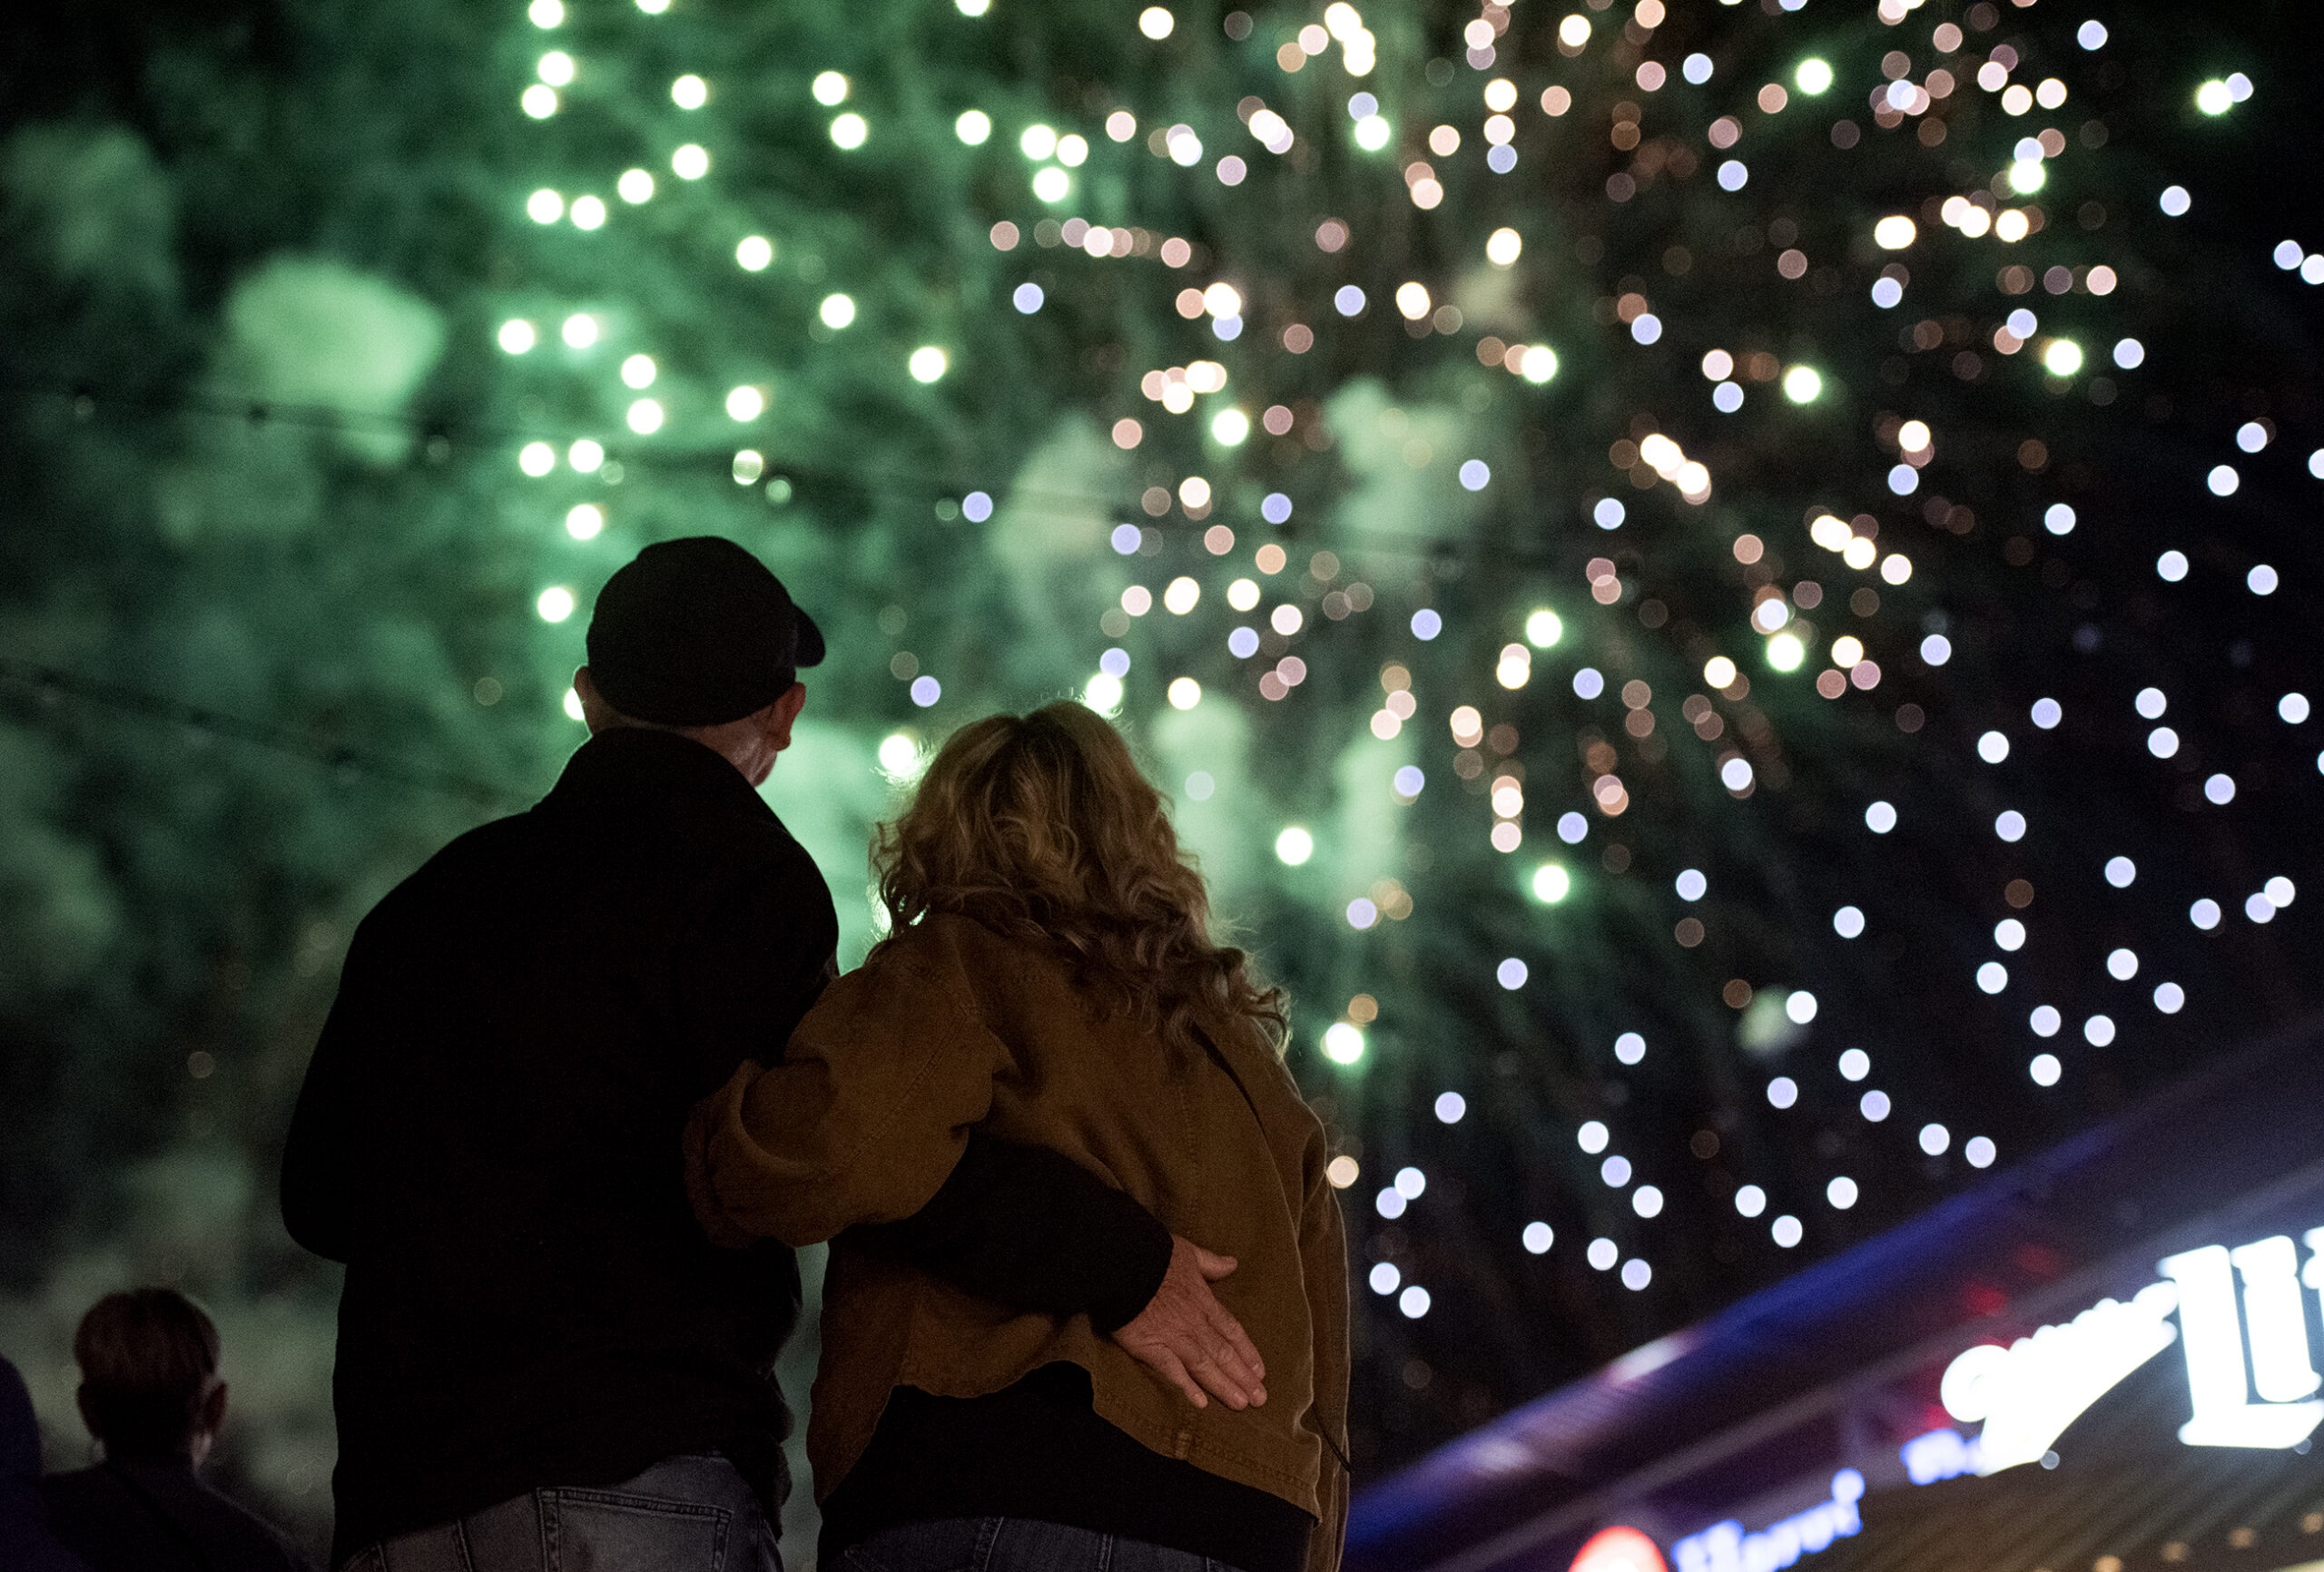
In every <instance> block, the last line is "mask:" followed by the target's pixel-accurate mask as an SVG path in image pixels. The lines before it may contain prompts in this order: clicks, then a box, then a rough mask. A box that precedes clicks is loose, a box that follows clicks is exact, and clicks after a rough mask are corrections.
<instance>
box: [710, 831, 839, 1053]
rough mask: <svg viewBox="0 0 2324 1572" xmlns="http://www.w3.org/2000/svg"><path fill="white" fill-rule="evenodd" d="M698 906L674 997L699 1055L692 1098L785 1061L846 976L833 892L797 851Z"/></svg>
mask: <svg viewBox="0 0 2324 1572" xmlns="http://www.w3.org/2000/svg"><path fill="white" fill-rule="evenodd" d="M694 906H695V909H694V915H693V918H692V920H690V921H689V922H688V923H687V924H686V927H685V929H684V933H683V935H682V936H681V938H680V940H679V943H678V945H677V954H678V957H679V962H678V977H677V987H676V990H675V991H676V998H675V1003H676V1006H677V1008H678V1010H679V1011H680V1013H681V1015H682V1017H683V1018H684V1025H685V1028H686V1038H687V1040H688V1041H689V1042H691V1043H692V1044H693V1045H694V1053H695V1056H696V1059H695V1062H694V1064H692V1065H691V1066H688V1071H689V1073H690V1074H691V1075H692V1076H694V1086H693V1088H692V1090H691V1092H690V1093H689V1094H688V1095H689V1096H690V1097H699V1096H701V1095H703V1094H704V1093H705V1092H707V1091H709V1090H710V1089H711V1088H712V1087H714V1086H718V1085H719V1084H720V1083H721V1082H723V1081H724V1080H725V1079H726V1078H727V1077H728V1076H732V1075H733V1074H734V1066H737V1065H739V1064H742V1063H743V1062H744V1061H745V1060H749V1059H758V1060H762V1061H764V1062H769V1063H772V1062H773V1060H775V1059H777V1058H780V1057H781V1056H782V1055H783V1041H784V1039H785V1038H787V1037H790V1036H791V1033H792V1031H793V1028H794V1027H797V1026H798V1025H799V1022H800V1020H801V1018H802V1017H804V1016H805V1015H806V1013H807V1012H808V1010H809V1009H811V1008H812V1007H813V1006H814V1003H815V1000H816V999H817V998H818V997H821V996H822V991H823V989H824V988H825V987H828V986H829V985H830V983H831V980H832V978H833V977H834V976H835V975H836V974H837V969H838V968H837V967H836V965H835V964H834V959H833V952H834V951H835V950H836V949H837V948H838V947H839V917H838V914H837V913H836V912H835V911H834V910H833V909H832V892H831V887H830V886H828V885H826V884H825V883H824V882H823V876H822V873H821V872H819V871H818V870H816V867H815V864H814V862H813V860H812V859H810V858H809V857H808V855H807V854H806V852H805V851H804V850H801V849H800V848H799V847H798V846H796V845H795V844H789V843H786V844H785V845H784V846H783V848H782V850H780V851H779V852H775V853H773V854H772V855H767V856H757V857H753V858H751V859H748V860H743V861H740V862H738V863H737V864H735V865H734V866H731V867H729V868H727V869H725V870H724V871H723V877H722V878H721V879H719V880H718V882H717V883H716V885H715V886H714V888H712V889H707V890H705V891H704V892H703V895H702V898H701V899H699V900H698V901H696V902H695V903H694Z"/></svg>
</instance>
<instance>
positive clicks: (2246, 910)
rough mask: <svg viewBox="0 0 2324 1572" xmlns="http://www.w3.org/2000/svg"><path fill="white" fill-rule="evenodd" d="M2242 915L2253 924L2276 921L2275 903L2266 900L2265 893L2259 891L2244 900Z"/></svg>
mask: <svg viewBox="0 0 2324 1572" xmlns="http://www.w3.org/2000/svg"><path fill="white" fill-rule="evenodd" d="M2243 915H2244V916H2246V917H2248V918H2250V919H2251V920H2252V921H2253V922H2273V921H2275V920H2276V903H2275V902H2274V901H2272V900H2270V899H2268V897H2267V894H2266V892H2265V891H2261V892H2260V893H2259V894H2256V895H2252V896H2250V897H2247V898H2246V899H2245V900H2244V902H2243Z"/></svg>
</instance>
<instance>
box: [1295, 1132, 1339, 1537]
mask: <svg viewBox="0 0 2324 1572" xmlns="http://www.w3.org/2000/svg"><path fill="white" fill-rule="evenodd" d="M1311 1151H1312V1154H1313V1155H1312V1160H1311V1161H1310V1162H1309V1163H1308V1164H1307V1183H1306V1191H1307V1194H1306V1200H1305V1205H1304V1206H1303V1207H1302V1209H1301V1215H1300V1220H1299V1262H1300V1269H1301V1272H1302V1273H1303V1275H1304V1276H1305V1281H1306V1287H1307V1313H1308V1318H1309V1320H1310V1321H1311V1322H1312V1324H1313V1325H1314V1328H1315V1402H1314V1404H1313V1406H1312V1407H1310V1408H1309V1409H1308V1410H1307V1412H1306V1414H1305V1415H1304V1416H1303V1422H1304V1423H1305V1425H1306V1427H1307V1428H1308V1430H1311V1431H1313V1432H1314V1433H1315V1435H1316V1436H1317V1437H1318V1438H1319V1439H1321V1440H1322V1441H1323V1443H1324V1465H1323V1468H1324V1472H1323V1478H1322V1479H1319V1480H1318V1481H1317V1482H1316V1488H1315V1494H1316V1497H1317V1499H1318V1503H1319V1504H1320V1505H1321V1507H1322V1508H1323V1516H1322V1518H1320V1519H1319V1520H1318V1521H1317V1523H1316V1525H1315V1533H1314V1534H1312V1535H1310V1536H1309V1537H1308V1541H1307V1568H1306V1572H1337V1568H1338V1567H1339V1564H1340V1555H1341V1552H1342V1550H1343V1549H1344V1547H1345V1543H1346V1539H1347V1503H1348V1488H1349V1484H1350V1479H1349V1473H1348V1459H1347V1387H1348V1328H1347V1321H1348V1309H1347V1300H1348V1290H1347V1236H1346V1229H1345V1225H1344V1223H1343V1221H1342V1219H1341V1216H1340V1201H1339V1194H1338V1192H1336V1191H1334V1189H1333V1188H1332V1186H1331V1184H1329V1183H1328V1182H1327V1181H1326V1180H1325V1179H1324V1161H1325V1159H1326V1158H1327V1157H1328V1155H1329V1154H1328V1153H1326V1152H1324V1150H1323V1143H1322V1141H1321V1140H1320V1139H1318V1140H1317V1141H1316V1143H1315V1146H1314V1147H1313V1148H1312V1149H1311Z"/></svg>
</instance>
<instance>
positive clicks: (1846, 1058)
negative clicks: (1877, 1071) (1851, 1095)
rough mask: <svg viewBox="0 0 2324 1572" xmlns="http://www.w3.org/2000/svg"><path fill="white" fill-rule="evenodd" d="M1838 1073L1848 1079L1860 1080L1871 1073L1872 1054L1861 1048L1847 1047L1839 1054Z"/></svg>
mask: <svg viewBox="0 0 2324 1572" xmlns="http://www.w3.org/2000/svg"><path fill="white" fill-rule="evenodd" d="M1839 1065H1840V1075H1841V1076H1842V1077H1843V1078H1845V1079H1846V1080H1850V1081H1861V1080H1863V1079H1864V1078H1865V1076H1868V1075H1870V1074H1872V1056H1871V1055H1870V1054H1867V1053H1866V1052H1865V1051H1864V1050H1863V1049H1862V1048H1849V1049H1847V1050H1846V1052H1844V1053H1842V1054H1841V1055H1840V1061H1839Z"/></svg>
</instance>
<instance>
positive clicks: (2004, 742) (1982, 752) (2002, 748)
mask: <svg viewBox="0 0 2324 1572" xmlns="http://www.w3.org/2000/svg"><path fill="white" fill-rule="evenodd" d="M1977 757H1978V758H1980V759H1983V760H1984V761H1985V762H1986V763H1988V764H1998V763H2000V762H2001V761H2003V760H2004V759H2006V758H2008V757H2009V739H2008V738H2007V737H2004V736H2003V735H2002V734H2001V733H2000V732H1986V733H1985V734H1984V736H1982V737H1980V738H1978V739H1977Z"/></svg>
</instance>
